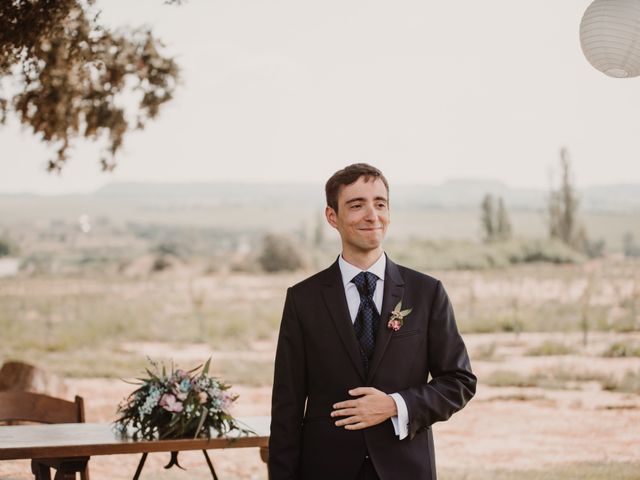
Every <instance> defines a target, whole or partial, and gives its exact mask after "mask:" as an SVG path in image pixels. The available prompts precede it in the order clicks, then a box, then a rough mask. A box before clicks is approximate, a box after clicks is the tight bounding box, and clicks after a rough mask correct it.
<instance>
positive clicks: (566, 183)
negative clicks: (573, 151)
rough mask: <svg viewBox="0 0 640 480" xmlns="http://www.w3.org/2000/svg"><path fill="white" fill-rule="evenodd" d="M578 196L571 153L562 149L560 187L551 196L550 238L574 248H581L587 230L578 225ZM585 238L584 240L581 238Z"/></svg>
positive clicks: (554, 189) (549, 211)
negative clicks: (572, 169)
mask: <svg viewBox="0 0 640 480" xmlns="http://www.w3.org/2000/svg"><path fill="white" fill-rule="evenodd" d="M578 205H579V201H578V195H577V193H576V190H575V187H574V186H573V179H572V173H571V162H570V160H569V152H568V150H567V149H566V148H565V147H562V148H561V149H560V185H558V187H557V188H553V187H552V188H551V192H550V194H549V204H548V215H549V236H550V237H551V238H557V239H559V240H561V241H562V242H564V243H566V244H567V245H570V246H572V247H574V248H581V247H582V245H580V244H581V243H582V241H584V240H585V238H586V230H585V229H584V227H583V226H582V225H579V224H578ZM581 237H584V238H581Z"/></svg>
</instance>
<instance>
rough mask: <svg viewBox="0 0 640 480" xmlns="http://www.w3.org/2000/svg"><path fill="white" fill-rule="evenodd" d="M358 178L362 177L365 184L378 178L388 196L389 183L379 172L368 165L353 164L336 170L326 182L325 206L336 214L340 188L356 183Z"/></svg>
mask: <svg viewBox="0 0 640 480" xmlns="http://www.w3.org/2000/svg"><path fill="white" fill-rule="evenodd" d="M360 177H364V181H365V182H368V181H369V180H373V181H375V180H376V179H378V178H379V179H380V180H382V183H384V186H385V188H386V189H387V195H389V183H388V182H387V179H386V178H384V175H383V174H382V172H381V171H380V170H378V169H377V168H376V167H374V166H372V165H369V164H368V163H354V164H352V165H349V166H347V167H344V168H343V169H342V170H338V171H337V172H336V173H334V174H333V175H331V178H330V179H329V180H327V184H326V185H325V187H324V191H325V194H326V195H327V205H328V206H330V207H331V208H333V210H334V211H335V212H336V213H338V194H339V193H340V188H341V187H343V186H346V185H351V184H352V183H355V182H357V181H358V179H359V178H360Z"/></svg>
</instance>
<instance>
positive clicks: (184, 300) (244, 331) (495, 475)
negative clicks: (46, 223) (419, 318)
mask: <svg viewBox="0 0 640 480" xmlns="http://www.w3.org/2000/svg"><path fill="white" fill-rule="evenodd" d="M434 275H435V276H437V277H439V278H441V279H442V280H443V281H444V283H445V285H446V286H447V288H448V291H449V294H450V296H451V298H452V300H453V303H454V306H455V308H456V312H457V317H458V320H459V324H460V327H461V329H462V331H463V332H464V337H465V340H466V343H467V346H468V348H469V352H470V354H471V358H472V365H473V368H474V370H475V372H476V373H477V375H478V377H479V380H480V383H479V388H478V393H477V396H476V397H475V398H474V399H473V400H472V401H471V403H470V404H469V405H468V407H467V408H465V409H464V410H463V411H462V412H459V413H458V414H456V415H454V417H453V418H452V419H451V420H449V421H448V422H445V423H442V424H437V425H436V426H435V427H434V430H435V435H436V457H437V461H438V470H439V472H440V478H442V479H445V480H447V479H448V480H462V479H466V480H486V479H512V478H513V479H520V478H522V479H525V480H527V479H555V478H558V479H574V478H575V479H578V478H579V479H583V478H584V479H618V478H619V479H638V478H640V433H639V432H640V428H638V425H640V264H639V263H638V262H635V263H634V262H630V261H622V260H615V259H613V260H611V259H609V260H606V261H600V262H594V263H589V264H584V265H578V266H562V267H558V266H546V265H542V266H541V265H529V266H525V267H517V268H512V269H506V270H489V271H482V272H465V271H459V272H454V271H448V272H437V273H435V274H434ZM304 276H306V273H296V274H288V275H272V276H267V275H241V274H231V273H228V274H224V273H215V274H211V275H204V274H202V273H199V272H196V271H191V270H185V271H180V272H175V271H174V272H170V273H162V274H159V275H156V276H149V277H136V278H120V277H117V278H114V277H104V278H60V277H56V278H46V277H35V278H17V279H3V280H0V329H1V330H0V331H1V332H2V335H1V336H0V362H2V361H5V360H7V359H9V358H17V359H22V360H26V361H30V362H33V363H37V364H40V365H43V366H44V365H46V366H47V367H48V368H49V369H50V370H52V371H53V372H55V373H57V374H58V375H61V376H63V377H64V378H65V382H66V384H67V386H68V390H67V394H68V395H69V396H73V395H74V394H76V393H77V394H80V395H82V396H84V397H85V402H86V408H87V414H88V420H89V421H111V420H113V418H114V415H115V407H116V405H117V404H118V402H119V401H120V400H121V399H122V398H123V397H124V396H125V395H126V394H127V393H128V391H129V390H130V389H131V386H130V385H128V384H126V383H124V382H122V381H121V380H120V379H119V378H118V377H133V376H135V375H136V374H137V373H138V372H139V371H140V369H141V368H142V366H144V364H145V356H150V357H153V358H156V359H163V358H164V359H169V358H172V359H174V360H175V361H176V362H177V363H178V364H179V365H180V366H183V367H190V366H195V365H196V364H198V363H200V362H202V361H203V360H206V358H208V357H209V356H211V357H212V358H213V360H212V366H213V369H214V371H215V372H217V373H219V374H220V375H222V376H224V377H225V378H227V379H228V380H230V381H231V382H233V383H234V384H235V390H236V391H237V392H238V393H239V394H240V398H239V400H238V402H237V405H236V410H235V413H236V414H237V415H268V414H269V405H270V394H271V392H270V388H269V385H270V382H271V375H272V371H273V370H272V362H273V355H274V350H275V338H276V334H277V325H278V321H279V315H280V311H281V308H282V301H283V299H284V292H285V288H286V286H288V285H291V284H293V283H295V282H296V281H298V280H299V279H301V278H303V277H304ZM585 340H586V343H585ZM212 458H213V461H214V463H215V464H216V466H217V469H218V471H219V473H220V474H221V477H222V478H230V479H235V478H238V479H244V478H247V479H251V478H255V479H265V478H266V470H265V467H264V465H263V464H262V463H261V461H260V459H259V456H258V452H257V451H253V450H246V451H243V450H237V451H228V452H222V453H220V452H213V455H212ZM137 460H138V459H137V458H136V457H133V456H118V457H105V458H98V457H96V458H93V459H92V460H91V469H92V477H93V478H94V479H107V478H108V479H120V478H122V479H125V478H131V476H132V475H133V471H134V470H135V466H136V463H137ZM167 460H168V459H167V458H165V456H164V455H162V454H155V455H151V456H150V457H149V460H148V462H147V463H148V464H147V466H146V468H145V475H143V478H161V479H162V478H166V479H174V478H175V479H179V478H182V479H186V478H189V479H191V478H198V479H199V478H207V472H206V469H205V465H204V464H203V462H202V461H201V458H200V455H198V454H196V453H194V454H185V455H184V458H183V461H182V464H183V465H184V466H185V467H186V468H187V469H188V470H187V472H182V471H172V470H170V471H164V470H163V469H162V465H163V464H164V463H166V461H167ZM28 473H29V466H28V463H27V462H2V463H0V478H7V479H8V478H15V479H17V478H25V479H26V478H30V475H29V474H28Z"/></svg>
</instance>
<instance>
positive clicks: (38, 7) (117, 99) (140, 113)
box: [0, 0, 178, 171]
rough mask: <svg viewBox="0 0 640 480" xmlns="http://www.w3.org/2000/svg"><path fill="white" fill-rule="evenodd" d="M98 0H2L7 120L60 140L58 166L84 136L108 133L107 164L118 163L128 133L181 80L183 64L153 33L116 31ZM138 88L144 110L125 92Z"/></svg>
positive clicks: (0, 63)
mask: <svg viewBox="0 0 640 480" xmlns="http://www.w3.org/2000/svg"><path fill="white" fill-rule="evenodd" d="M93 4H94V0H6V1H2V2H0V80H3V82H2V83H0V123H4V122H5V121H6V119H7V116H8V115H11V114H14V115H15V116H17V118H18V119H19V120H20V122H21V123H22V124H24V125H26V126H28V127H30V128H31V129H32V130H33V133H34V134H35V135H36V136H38V137H39V138H40V139H41V140H43V141H44V142H46V143H47V144H49V145H52V146H54V147H55V148H56V154H55V156H54V157H53V158H51V159H50V160H49V162H48V169H49V170H50V171H60V170H61V169H62V168H63V167H64V165H65V162H66V161H67V160H68V158H69V150H70V148H71V147H72V145H73V143H74V141H75V140H76V139H77V138H79V137H84V138H87V139H90V140H98V139H100V138H102V137H104V138H105V141H106V146H105V149H104V150H105V151H104V154H103V155H102V158H101V164H102V168H103V169H104V170H111V169H113V168H114V167H115V158H116V153H117V152H118V150H119V149H120V148H121V147H122V144H123V140H124V138H125V135H126V134H127V133H128V132H130V131H132V130H135V129H142V128H144V126H145V124H146V123H147V121H148V120H150V119H153V118H155V117H156V116H157V115H158V112H159V109H160V106H161V105H162V104H164V103H165V102H167V101H168V100H170V99H171V98H172V96H173V93H174V90H175V87H176V83H177V79H178V66H177V64H176V63H175V62H174V60H173V59H172V58H169V57H166V56H163V55H162V54H161V53H160V49H161V47H162V44H161V42H160V41H159V40H158V39H157V38H155V37H154V35H153V34H152V32H151V31H150V30H143V29H134V30H126V29H120V30H117V31H109V30H108V29H106V28H104V27H103V26H102V25H100V23H99V22H98V17H99V12H96V11H95V8H94V5H93ZM6 80H11V83H12V85H11V92H10V93H7V92H5V91H3V89H2V86H4V87H5V88H4V90H7V88H6V87H7V86H8V82H7V81H6ZM132 94H133V97H135V98H136V109H135V111H134V112H128V111H127V110H126V109H125V107H124V104H125V103H126V101H125V98H124V97H125V96H126V97H127V100H128V99H129V97H131V96H132Z"/></svg>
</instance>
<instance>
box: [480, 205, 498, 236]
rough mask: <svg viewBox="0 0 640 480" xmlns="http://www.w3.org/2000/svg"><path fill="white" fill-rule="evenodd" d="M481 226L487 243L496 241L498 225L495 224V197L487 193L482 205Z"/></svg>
mask: <svg viewBox="0 0 640 480" xmlns="http://www.w3.org/2000/svg"><path fill="white" fill-rule="evenodd" d="M480 210H481V213H480V225H481V226H482V235H483V237H484V241H485V242H492V241H493V240H494V239H495V234H496V225H495V224H494V211H495V207H494V202H493V196H492V195H491V194H489V193H487V194H486V195H485V196H484V198H483V199H482V204H481V205H480Z"/></svg>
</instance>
